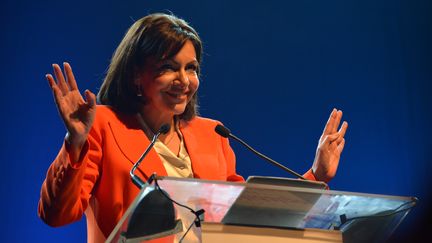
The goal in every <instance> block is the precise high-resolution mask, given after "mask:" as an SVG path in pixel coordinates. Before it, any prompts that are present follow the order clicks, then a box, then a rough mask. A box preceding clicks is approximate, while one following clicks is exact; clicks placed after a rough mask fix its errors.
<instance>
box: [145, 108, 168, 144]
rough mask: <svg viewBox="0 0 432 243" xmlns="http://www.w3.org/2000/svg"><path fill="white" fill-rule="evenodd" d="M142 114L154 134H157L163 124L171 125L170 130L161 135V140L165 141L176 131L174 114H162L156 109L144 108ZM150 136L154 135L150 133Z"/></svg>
mask: <svg viewBox="0 0 432 243" xmlns="http://www.w3.org/2000/svg"><path fill="white" fill-rule="evenodd" d="M140 115H141V117H142V119H143V120H144V122H145V123H146V126H147V127H148V128H149V129H150V130H151V132H153V134H156V133H157V132H158V131H159V129H160V127H161V126H162V125H163V124H169V125H170V131H169V132H167V133H166V134H161V135H160V137H159V140H161V141H164V140H165V138H166V137H168V136H169V135H170V134H172V133H173V132H175V122H174V114H162V113H161V112H158V111H155V110H146V109H143V110H142V111H141V113H140ZM148 136H150V137H152V136H153V135H151V134H148Z"/></svg>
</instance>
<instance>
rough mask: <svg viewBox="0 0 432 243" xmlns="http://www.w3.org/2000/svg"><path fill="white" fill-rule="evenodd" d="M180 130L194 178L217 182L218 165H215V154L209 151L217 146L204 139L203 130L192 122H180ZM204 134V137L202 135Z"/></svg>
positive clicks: (210, 140)
mask: <svg viewBox="0 0 432 243" xmlns="http://www.w3.org/2000/svg"><path fill="white" fill-rule="evenodd" d="M180 130H181V132H182V134H183V138H184V142H185V147H186V149H187V151H188V153H189V157H190V159H191V162H192V170H193V173H194V178H201V179H208V180H217V179H219V175H218V172H219V168H218V164H217V163H215V161H214V160H215V159H217V158H215V153H214V152H211V151H209V150H212V149H214V148H215V147H216V146H217V145H216V144H212V141H213V140H212V139H211V138H209V137H206V135H205V132H203V131H202V130H203V128H201V127H199V126H198V125H197V124H194V120H192V121H189V122H185V121H181V122H180ZM203 134H204V135H203Z"/></svg>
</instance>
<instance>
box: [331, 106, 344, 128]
mask: <svg viewBox="0 0 432 243" xmlns="http://www.w3.org/2000/svg"><path fill="white" fill-rule="evenodd" d="M341 119H342V111H341V110H338V111H336V115H335V119H334V122H333V127H332V128H331V133H335V132H337V129H338V127H339V124H340V121H341Z"/></svg>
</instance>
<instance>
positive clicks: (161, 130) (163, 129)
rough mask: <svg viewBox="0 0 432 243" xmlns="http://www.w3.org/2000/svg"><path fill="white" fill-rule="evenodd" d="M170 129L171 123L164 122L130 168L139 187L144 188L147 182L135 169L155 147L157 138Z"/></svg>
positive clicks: (132, 176) (133, 180)
mask: <svg viewBox="0 0 432 243" xmlns="http://www.w3.org/2000/svg"><path fill="white" fill-rule="evenodd" d="M169 130H170V125H169V124H163V125H162V126H161V127H160V128H159V131H158V132H157V133H156V134H154V135H153V138H152V141H151V142H150V144H149V146H147V148H146V150H145V151H144V153H143V154H142V155H141V157H140V158H139V159H138V161H137V162H135V164H134V166H133V167H132V169H131V170H130V172H129V174H130V176H131V179H132V182H133V183H134V184H135V185H136V186H137V187H138V188H139V189H141V188H143V186H144V185H145V184H147V183H146V182H144V181H143V180H142V179H141V178H139V177H138V176H137V175H135V170H136V169H137V168H138V166H139V165H140V164H141V161H143V159H144V158H145V157H146V156H147V154H148V153H149V152H150V149H152V148H153V146H154V144H155V143H156V140H157V139H158V138H159V136H160V135H161V134H166V133H167V132H168V131H169Z"/></svg>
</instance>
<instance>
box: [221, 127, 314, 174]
mask: <svg viewBox="0 0 432 243" xmlns="http://www.w3.org/2000/svg"><path fill="white" fill-rule="evenodd" d="M215 131H216V133H217V134H219V135H221V136H222V137H224V138H233V139H234V140H236V141H237V142H239V143H241V144H242V145H243V146H245V147H246V148H248V149H249V150H250V151H252V152H253V153H254V154H256V155H258V156H259V157H261V158H262V159H264V160H266V161H267V162H269V163H271V164H273V165H275V166H277V167H279V168H281V169H282V170H284V171H286V172H288V173H290V174H292V175H294V176H296V177H298V178H300V179H302V180H307V179H306V178H304V177H303V176H302V175H300V174H299V173H297V172H295V171H293V170H291V169H289V168H287V167H285V166H283V165H282V164H280V163H278V162H276V161H274V160H272V159H270V158H269V157H267V156H265V155H264V154H262V153H260V152H258V151H256V150H255V149H254V148H252V147H251V146H249V145H248V144H247V143H245V142H244V141H243V140H241V139H240V138H238V137H236V136H235V135H234V134H232V133H231V131H230V130H229V129H228V128H226V127H224V126H222V125H220V124H218V125H216V127H215Z"/></svg>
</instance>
